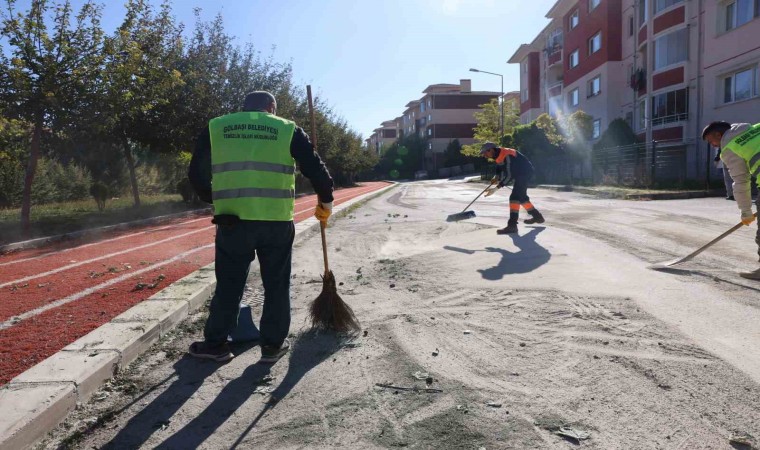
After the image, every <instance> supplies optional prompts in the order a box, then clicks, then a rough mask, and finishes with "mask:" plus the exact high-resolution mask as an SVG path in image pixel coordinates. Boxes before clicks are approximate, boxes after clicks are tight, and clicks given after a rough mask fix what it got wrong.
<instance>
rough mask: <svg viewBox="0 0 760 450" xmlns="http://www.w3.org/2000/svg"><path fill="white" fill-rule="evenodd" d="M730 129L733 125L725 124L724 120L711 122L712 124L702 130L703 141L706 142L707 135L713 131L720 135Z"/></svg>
mask: <svg viewBox="0 0 760 450" xmlns="http://www.w3.org/2000/svg"><path fill="white" fill-rule="evenodd" d="M730 129H731V124H730V123H728V122H724V121H722V120H717V121H715V122H710V124H709V125H707V126H706V127H705V129H704V130H702V140H703V141H704V140H705V139H706V138H707V135H708V134H710V133H712V132H713V131H717V132H718V133H720V134H723V133H725V132H726V131H728V130H730Z"/></svg>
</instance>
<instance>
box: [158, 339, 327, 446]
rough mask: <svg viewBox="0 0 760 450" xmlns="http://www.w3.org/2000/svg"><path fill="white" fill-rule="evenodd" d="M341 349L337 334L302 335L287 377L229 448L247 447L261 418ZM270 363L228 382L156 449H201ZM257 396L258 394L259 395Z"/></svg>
mask: <svg viewBox="0 0 760 450" xmlns="http://www.w3.org/2000/svg"><path fill="white" fill-rule="evenodd" d="M339 349H340V339H339V338H338V337H337V336H336V335H335V334H334V333H327V332H324V333H318V332H315V331H308V332H306V333H302V334H300V335H299V336H298V338H297V339H296V340H295V341H294V342H293V344H292V349H291V350H292V351H291V353H290V362H289V365H288V371H287V373H286V374H285V377H284V378H283V379H282V381H280V383H279V385H277V387H276V388H275V389H274V390H273V391H272V392H271V393H270V394H269V398H268V401H267V402H266V403H264V406H263V408H262V410H261V412H259V414H258V415H257V416H256V417H255V418H254V419H253V420H252V421H251V424H250V425H249V426H248V427H247V428H246V429H245V430H244V431H243V432H242V433H241V435H240V437H238V439H237V440H236V441H235V442H234V443H233V444H232V445H230V447H229V448H237V447H238V446H240V445H241V444H242V446H243V447H247V444H245V438H246V436H247V435H248V433H250V432H251V430H253V428H254V427H255V426H256V424H257V423H258V422H259V420H261V418H262V417H264V415H265V414H266V413H267V412H268V411H269V410H271V409H273V408H275V407H276V406H277V403H278V402H279V401H281V400H282V399H283V398H285V397H286V396H287V395H288V394H289V393H290V391H291V390H292V389H293V387H295V385H296V384H298V382H299V381H300V380H301V378H303V377H304V375H306V373H308V372H309V371H310V370H311V369H313V368H314V367H316V366H317V365H319V364H320V363H322V362H323V361H325V360H326V359H328V358H329V357H330V356H331V355H332V354H333V353H335V352H336V351H338V350H339ZM271 367H272V365H271V364H264V363H260V362H258V363H256V364H254V365H252V366H249V367H248V368H247V369H246V370H245V371H244V372H243V374H242V375H241V376H240V377H239V378H237V379H235V380H233V381H231V382H230V383H228V384H227V385H226V386H225V387H224V388H223V389H222V391H221V392H220V393H219V395H217V397H216V398H215V399H214V401H213V402H211V404H210V405H209V406H208V407H207V408H206V409H205V410H203V412H201V413H200V414H199V415H198V416H196V417H195V418H194V419H193V420H192V421H190V422H189V423H187V424H186V425H185V426H184V427H183V428H182V429H181V430H179V431H178V432H176V433H175V434H174V435H172V436H171V437H170V438H168V439H167V440H165V441H164V442H163V443H161V444H160V445H159V446H158V447H157V448H162V449H188V448H198V447H200V446H201V445H202V444H203V443H204V442H205V441H206V439H208V438H209V437H210V436H211V435H212V434H214V432H215V431H216V430H217V429H218V428H219V427H220V426H221V425H222V424H224V422H226V421H227V419H228V418H229V417H230V416H231V415H232V414H233V413H235V411H236V410H237V409H238V408H239V407H240V406H242V405H243V404H244V403H245V402H247V401H248V400H249V399H250V397H251V395H253V394H254V391H255V390H256V388H257V387H258V386H260V385H261V383H260V381H261V380H262V379H263V378H264V377H265V376H266V375H267V374H269V372H270V368H271ZM257 395H258V394H257Z"/></svg>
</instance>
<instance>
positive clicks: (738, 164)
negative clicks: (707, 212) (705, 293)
mask: <svg viewBox="0 0 760 450" xmlns="http://www.w3.org/2000/svg"><path fill="white" fill-rule="evenodd" d="M702 140H704V141H707V142H708V143H709V144H710V145H712V146H713V147H719V148H720V159H721V161H723V167H724V169H728V173H729V175H730V176H731V178H732V179H733V180H734V186H733V187H734V199H735V200H736V205H737V206H738V207H739V211H741V217H740V220H741V222H742V223H743V224H744V225H747V226H749V225H750V224H751V223H752V222H754V221H755V215H754V214H753V213H752V177H755V183H756V184H757V183H758V180H757V177H758V175H760V123H758V124H755V125H751V124H748V123H734V124H730V123H728V122H723V121H717V122H712V123H710V124H709V125H707V126H706V127H705V128H704V130H702ZM756 205H757V209H758V210H760V196H759V197H758V199H757V201H756ZM755 243H756V244H757V247H758V255H759V256H760V226H759V227H758V230H757V234H756V235H755ZM739 275H740V276H742V277H743V278H747V279H750V280H757V281H760V268H759V269H755V270H753V271H749V272H739Z"/></svg>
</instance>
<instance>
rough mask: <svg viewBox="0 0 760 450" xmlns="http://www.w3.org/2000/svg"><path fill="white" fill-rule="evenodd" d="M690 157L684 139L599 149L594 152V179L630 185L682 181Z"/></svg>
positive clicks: (619, 184) (592, 161)
mask: <svg viewBox="0 0 760 450" xmlns="http://www.w3.org/2000/svg"><path fill="white" fill-rule="evenodd" d="M686 157H687V155H686V145H684V144H683V141H681V140H674V141H652V142H647V143H641V144H633V145H626V146H619V147H610V148H603V149H595V150H593V151H592V152H591V168H592V174H593V182H594V183H595V184H606V185H618V186H630V187H652V186H656V185H663V184H667V185H682V184H683V183H684V182H685V181H686V164H687V158H686Z"/></svg>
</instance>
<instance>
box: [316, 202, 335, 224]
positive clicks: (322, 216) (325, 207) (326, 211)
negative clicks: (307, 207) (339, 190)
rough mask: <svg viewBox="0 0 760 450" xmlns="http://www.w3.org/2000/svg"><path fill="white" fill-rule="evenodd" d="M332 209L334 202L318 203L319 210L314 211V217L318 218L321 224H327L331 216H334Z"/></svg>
mask: <svg viewBox="0 0 760 450" xmlns="http://www.w3.org/2000/svg"><path fill="white" fill-rule="evenodd" d="M332 207H333V204H332V202H329V203H322V202H317V209H315V210H314V217H316V218H317V220H319V221H320V222H327V219H329V218H330V215H331V214H332Z"/></svg>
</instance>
